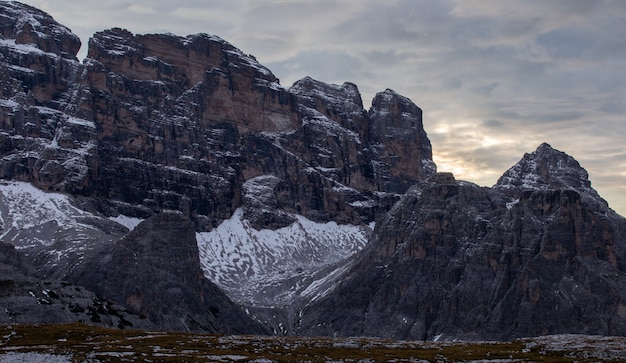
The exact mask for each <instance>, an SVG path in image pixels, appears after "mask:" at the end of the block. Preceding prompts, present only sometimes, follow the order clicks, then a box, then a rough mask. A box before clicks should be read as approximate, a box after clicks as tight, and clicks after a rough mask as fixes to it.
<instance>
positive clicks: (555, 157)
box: [494, 143, 597, 195]
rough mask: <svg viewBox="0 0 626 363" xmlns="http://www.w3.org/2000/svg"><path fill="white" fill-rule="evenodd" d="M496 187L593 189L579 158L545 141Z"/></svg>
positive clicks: (514, 166) (505, 174)
mask: <svg viewBox="0 0 626 363" xmlns="http://www.w3.org/2000/svg"><path fill="white" fill-rule="evenodd" d="M494 188H496V189H510V188H522V189H533V190H545V189H562V188H565V189H576V190H578V191H583V192H591V193H593V194H594V195H597V193H596V192H595V190H593V189H592V188H591V182H590V181H589V174H588V173H587V171H586V170H585V169H584V168H583V167H582V166H580V164H579V163H578V161H576V159H574V158H573V157H571V156H569V155H567V154H566V153H564V152H562V151H559V150H556V149H554V148H552V146H550V145H549V144H547V143H542V144H541V145H539V147H537V149H536V150H535V151H534V152H532V153H526V154H524V157H522V159H521V160H520V161H519V162H518V163H517V164H515V165H513V166H512V167H511V168H510V169H509V170H507V171H506V172H505V173H504V174H503V175H502V176H501V177H500V179H498V182H497V183H496V185H495V186H494Z"/></svg>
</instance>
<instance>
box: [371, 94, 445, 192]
mask: <svg viewBox="0 0 626 363" xmlns="http://www.w3.org/2000/svg"><path fill="white" fill-rule="evenodd" d="M368 114H369V117H370V127H369V134H370V137H371V138H372V143H373V144H375V145H376V144H378V145H385V147H384V148H381V149H380V150H379V152H380V153H381V155H382V157H383V160H384V162H385V163H387V164H388V165H391V166H392V169H393V170H394V176H395V177H396V178H397V177H400V178H401V179H406V177H407V176H409V175H421V176H423V177H428V176H430V175H432V174H434V173H435V172H436V171H437V167H436V165H435V163H434V162H433V161H432V146H431V144H430V140H429V139H428V135H427V134H426V131H425V130H424V125H423V123H422V110H421V109H420V108H419V107H418V106H417V105H416V104H415V103H413V101H411V100H410V99H409V98H407V97H404V96H402V95H400V94H398V93H396V92H395V91H393V90H391V89H386V90H385V91H383V92H379V93H377V94H376V96H375V97H374V99H373V100H372V107H371V108H370V110H369V113H368ZM400 155H412V157H411V158H402V157H398V156H400ZM391 179H393V178H391ZM390 182H391V183H393V181H392V180H390ZM407 187H408V185H406V184H402V183H401V184H399V185H397V190H406V188H407ZM392 189H393V188H392Z"/></svg>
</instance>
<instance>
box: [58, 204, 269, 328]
mask: <svg viewBox="0 0 626 363" xmlns="http://www.w3.org/2000/svg"><path fill="white" fill-rule="evenodd" d="M67 279H68V280H70V281H72V282H74V283H76V284H80V285H82V286H85V287H87V288H89V289H91V290H93V291H95V292H97V293H99V294H101V295H102V296H104V297H106V298H109V299H112V300H114V301H119V302H121V303H123V304H125V305H126V306H129V308H130V309H131V310H132V311H134V312H136V313H138V314H142V315H144V316H146V317H147V318H148V319H149V320H150V321H152V322H153V323H154V324H155V325H156V326H157V327H158V328H159V329H168V330H170V329H174V330H193V331H206V332H221V333H239V334H241V333H250V334H262V333H264V332H265V331H264V330H263V328H262V327H261V326H260V325H259V324H257V323H256V322H254V321H253V320H252V319H251V318H249V317H248V316H247V315H246V314H245V313H244V312H243V311H242V310H241V309H239V308H238V307H237V306H236V305H235V304H233V303H232V302H231V301H230V299H228V297H227V296H226V295H225V294H224V293H223V292H221V291H220V290H219V288H217V286H215V285H214V284H213V283H211V282H209V281H208V280H207V279H206V278H205V277H204V275H203V273H202V270H201V269H200V260H199V257H198V247H197V244H196V238H195V233H194V228H193V225H192V223H191V221H190V220H189V219H188V218H187V217H185V216H183V215H182V214H181V213H172V212H170V213H161V214H157V215H155V216H153V217H151V218H148V219H147V220H145V221H144V222H142V223H141V224H139V225H138V226H137V227H136V228H135V229H134V230H133V231H131V232H130V233H129V234H127V235H126V236H125V237H124V238H122V239H121V240H120V241H118V242H117V243H115V245H113V246H112V247H111V248H108V249H106V250H103V251H101V252H100V253H98V254H97V255H95V256H93V257H92V258H91V259H90V260H89V261H87V262H86V263H85V264H84V266H82V268H80V269H76V270H74V271H73V272H72V273H71V274H69V275H68V276H67Z"/></svg>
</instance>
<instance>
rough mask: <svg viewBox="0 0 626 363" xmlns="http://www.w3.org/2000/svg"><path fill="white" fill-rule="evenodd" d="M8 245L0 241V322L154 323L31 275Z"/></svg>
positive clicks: (133, 325) (88, 294)
mask: <svg viewBox="0 0 626 363" xmlns="http://www.w3.org/2000/svg"><path fill="white" fill-rule="evenodd" d="M33 271H34V268H32V266H30V265H29V264H28V263H27V259H26V258H24V256H22V255H21V254H20V253H19V252H18V251H16V250H15V248H14V247H13V246H12V245H9V244H6V243H3V242H0V274H1V277H0V324H57V323H72V322H83V323H87V324H95V325H100V326H107V327H117V328H135V329H140V328H143V329H154V328H155V325H154V324H152V323H151V322H150V321H148V320H147V319H145V318H144V317H141V316H140V315H137V314H133V313H130V312H129V311H128V310H127V309H126V308H124V307H122V306H120V305H117V304H114V303H112V302H111V301H109V300H105V299H102V298H101V297H99V296H97V295H96V294H94V293H93V292H91V291H88V290H87V289H85V288H83V287H80V286H76V285H72V284H70V283H67V282H61V281H56V280H44V279H39V278H37V277H35V276H34V275H32V274H33Z"/></svg>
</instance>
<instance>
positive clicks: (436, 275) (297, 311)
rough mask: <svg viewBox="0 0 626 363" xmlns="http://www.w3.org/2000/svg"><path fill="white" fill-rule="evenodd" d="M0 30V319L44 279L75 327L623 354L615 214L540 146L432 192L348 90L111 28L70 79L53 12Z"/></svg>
mask: <svg viewBox="0 0 626 363" xmlns="http://www.w3.org/2000/svg"><path fill="white" fill-rule="evenodd" d="M0 15H2V16H0V29H2V31H1V32H0V86H1V87H0V241H1V242H2V245H0V247H1V248H0V250H2V251H4V252H3V253H5V255H6V256H7V257H6V258H5V257H2V258H3V259H2V260H0V261H5V262H3V263H4V264H5V265H7V266H9V267H6V266H5V267H6V269H7V271H9V272H10V273H9V272H7V274H8V275H7V276H8V277H7V278H6V279H5V282H4V283H3V284H4V285H3V286H4V290H3V296H0V303H3V301H7V302H6V303H5V304H12V305H10V306H11V307H12V308H11V309H16V308H15V307H16V306H17V305H16V303H15V302H16V301H24V302H25V305H24V306H26V308H25V309H24V310H22V311H23V312H22V313H21V315H22V317H26V316H29V315H30V316H31V317H30V318H29V319H31V320H29V319H24V320H23V321H24V322H32V321H37V320H39V319H44V317H43V314H42V312H43V311H45V310H42V307H41V306H39V305H41V304H39V305H38V306H39V307H38V308H34V307H35V305H37V303H38V302H40V301H44V300H40V299H45V301H48V302H50V301H52V300H50V299H51V298H50V297H49V296H47V295H46V293H44V292H43V291H47V290H50V289H41V290H40V289H39V287H40V286H41V285H42V284H48V285H46V286H53V287H54V289H53V291H55V295H56V296H61V295H63V296H64V297H63V298H62V299H60V300H62V301H63V302H62V303H61V302H59V304H56V300H54V301H52V302H54V303H55V304H56V305H55V304H44V305H51V306H52V305H54V307H50V308H51V309H52V308H54V309H57V310H54V311H64V309H65V310H68V309H69V311H70V312H71V311H72V309H70V306H73V305H70V304H76V302H74V301H73V300H72V299H73V298H74V297H72V296H74V295H72V294H69V292H68V289H69V290H71V289H72V288H78V289H81V291H84V294H83V293H81V294H80V297H81V299H83V300H84V301H83V300H81V301H83V302H81V304H82V305H81V306H83V307H85V310H84V311H91V310H93V309H96V310H97V309H98V308H97V306H99V305H98V304H100V305H101V302H102V301H109V300H110V301H111V302H110V304H111V305H110V306H114V305H115V306H116V308H115V311H119V312H120V313H119V314H118V315H115V314H109V316H108V317H107V318H106V319H104V318H103V321H105V320H106V323H105V325H106V324H108V325H116V324H120V322H122V320H121V318H119V316H124V319H125V320H123V321H126V322H130V323H132V324H133V326H136V327H141V326H143V325H142V324H145V326H152V327H156V328H159V329H167V330H171V329H174V330H197V331H205V332H218V333H237V334H263V333H272V334H285V335H288V334H302V335H332V336H335V335H338V336H361V335H365V336H377V337H384V338H399V339H428V340H430V339H434V340H438V339H446V340H452V339H495V340H502V339H511V338H516V337H523V336H535V335H545V334H556V333H584V334H603V335H626V328H625V327H626V325H625V324H626V321H625V320H624V318H625V317H626V308H625V306H626V305H625V304H626V295H624V291H626V289H625V287H626V286H625V285H624V284H625V283H626V280H624V276H625V275H624V271H625V270H624V269H625V268H626V265H625V263H626V262H624V260H625V258H626V240H625V238H626V237H625V236H626V234H625V233H626V224H625V221H624V218H622V217H621V216H619V215H617V214H616V213H615V212H614V211H612V210H611V209H610V208H609V206H608V204H607V203H606V201H604V200H603V199H602V198H601V197H600V196H599V194H598V193H597V192H596V191H595V190H594V189H593V188H592V186H591V183H590V181H589V176H588V174H587V172H586V171H585V170H584V169H583V168H582V167H581V166H580V164H579V163H578V162H577V161H576V160H574V159H573V158H572V157H570V156H568V155H567V154H565V153H563V152H561V151H558V150H555V149H553V148H552V147H551V146H550V145H548V144H542V145H540V146H539V147H538V148H537V150H535V151H534V152H532V153H528V154H525V155H524V157H523V158H522V159H521V160H520V162H519V163H517V164H516V165H514V166H513V167H512V168H510V169H509V170H508V171H506V172H505V173H504V174H503V176H502V177H501V178H500V179H499V180H498V182H497V184H496V185H494V186H493V187H490V188H487V187H479V186H477V185H475V184H473V183H469V182H464V181H460V180H456V179H455V178H454V176H453V175H452V174H450V173H437V169H436V166H435V164H434V162H433V160H432V147H431V143H430V141H429V139H428V136H427V134H426V131H425V130H424V125H423V120H422V110H421V109H420V108H419V107H418V106H417V105H415V104H414V103H413V102H412V101H411V100H409V99H408V98H406V97H404V96H402V95H400V94H398V93H396V92H394V91H393V90H390V89H387V90H384V91H382V92H379V93H377V94H376V96H375V97H374V99H373V100H372V105H371V107H370V108H369V109H368V110H366V109H365V108H364V106H363V101H362V99H361V95H360V93H359V90H358V87H357V86H356V85H355V84H353V83H350V82H346V83H343V84H341V85H336V84H327V83H324V82H320V81H317V80H314V79H312V78H310V77H306V78H303V79H301V80H299V81H297V82H295V83H294V84H293V85H292V86H291V87H290V88H284V87H283V86H281V85H280V83H279V80H278V79H277V78H276V76H275V75H273V74H272V72H271V71H270V70H269V69H267V68H266V67H265V66H263V65H261V64H260V63H259V62H258V61H257V60H256V59H255V58H254V57H253V56H251V55H249V54H246V53H244V52H243V51H241V50H239V49H237V48H236V47H234V46H233V45H231V44H230V43H228V42H227V41H225V40H223V39H221V38H219V37H217V36H213V35H207V34H194V35H188V36H185V37H181V36H177V35H173V34H146V35H138V34H132V33H131V32H129V31H127V30H124V29H120V28H112V29H108V30H104V31H101V32H98V33H96V34H94V35H93V37H92V38H91V39H90V41H89V44H88V53H87V54H88V55H87V58H86V59H85V60H83V61H82V62H79V61H78V60H77V59H76V53H77V51H78V49H79V47H80V41H79V40H78V38H77V37H76V36H75V35H74V34H72V33H71V31H70V30H69V29H68V28H67V27H65V26H63V25H61V24H58V23H57V22H56V21H54V19H53V18H52V17H50V16H49V15H48V14H46V13H44V12H42V11H40V10H38V9H35V8H32V7H30V6H27V5H24V4H21V3H19V2H6V1H4V2H0ZM6 261H12V262H11V263H8V262H6ZM3 266H4V265H3ZM0 267H2V266H0ZM2 268H4V267H2ZM18 285H19V286H22V287H20V288H19V289H18V288H14V286H18ZM33 286H34V287H33ZM31 292H32V294H31ZM33 294H34V295H35V296H33ZM47 294H48V295H51V294H50V292H48V293H47ZM70 295H72V296H70ZM76 295H78V294H76ZM4 298H6V299H8V300H2V299H4ZM63 299H66V300H63ZM85 299H86V300H85ZM90 304H96V305H97V306H96V305H93V306H92V305H90ZM107 304H108V303H107ZM118 304H119V305H118ZM120 305H123V306H124V307H123V308H122V307H121V306H120ZM6 306H9V305H6ZM87 306H91V308H87ZM94 306H96V307H94ZM107 306H108V305H107ZM31 307H32V308H31ZM118 307H119V308H118ZM11 309H9V310H8V311H18V310H11ZM37 309H39V310H37ZM89 309H91V310H89ZM51 311H52V310H51ZM79 312H80V311H79ZM116 314H117V313H116ZM14 315H15V314H14ZM116 316H117V318H116ZM126 316H129V318H126ZM141 316H143V317H145V318H146V319H141ZM47 317H48V318H49V320H46V322H50V323H53V322H67V321H80V320H82V321H86V320H85V319H88V318H89V316H87V317H85V315H84V314H83V315H80V314H74V315H72V314H70V313H68V312H67V311H65V313H62V314H61V313H58V314H57V313H54V314H50V315H48V316H47ZM133 317H139V318H137V319H138V320H137V319H136V320H132V319H134V318H133ZM55 319H56V320H55ZM131 320H132V321H131ZM124 324H125V323H123V322H122V325H124ZM124 326H126V325H124Z"/></svg>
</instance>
